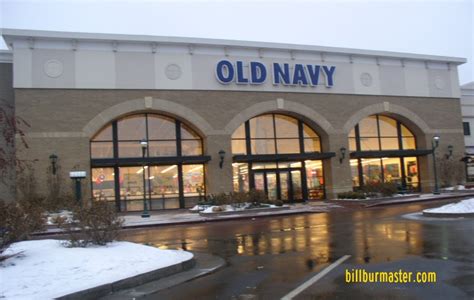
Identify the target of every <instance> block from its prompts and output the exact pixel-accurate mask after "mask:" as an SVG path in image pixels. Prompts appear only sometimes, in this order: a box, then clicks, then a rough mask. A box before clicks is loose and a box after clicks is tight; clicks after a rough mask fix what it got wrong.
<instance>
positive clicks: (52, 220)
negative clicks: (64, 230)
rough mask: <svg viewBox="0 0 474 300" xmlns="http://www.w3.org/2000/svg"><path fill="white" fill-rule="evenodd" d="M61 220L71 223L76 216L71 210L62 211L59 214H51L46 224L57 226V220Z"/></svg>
mask: <svg viewBox="0 0 474 300" xmlns="http://www.w3.org/2000/svg"><path fill="white" fill-rule="evenodd" d="M59 218H61V219H63V220H64V222H66V223H71V222H72V220H73V218H74V215H73V213H72V212H71V211H69V210H61V211H59V212H57V213H49V214H48V216H47V220H46V224H47V225H56V224H57V220H58V219H59Z"/></svg>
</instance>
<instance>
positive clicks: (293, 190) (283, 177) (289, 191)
mask: <svg viewBox="0 0 474 300" xmlns="http://www.w3.org/2000/svg"><path fill="white" fill-rule="evenodd" d="M253 178H254V186H255V189H256V190H260V191H264V192H265V194H266V195H267V197H268V199H269V200H282V201H283V202H294V201H302V200H303V190H302V179H301V169H265V170H258V171H254V174H253Z"/></svg>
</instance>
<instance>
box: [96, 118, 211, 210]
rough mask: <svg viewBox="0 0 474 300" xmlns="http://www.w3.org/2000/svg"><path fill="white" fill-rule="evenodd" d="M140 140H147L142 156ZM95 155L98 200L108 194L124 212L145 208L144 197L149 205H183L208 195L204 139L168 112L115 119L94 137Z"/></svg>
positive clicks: (168, 206)
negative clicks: (206, 193) (205, 175)
mask: <svg viewBox="0 0 474 300" xmlns="http://www.w3.org/2000/svg"><path fill="white" fill-rule="evenodd" d="M141 140H146V141H147V147H146V149H145V157H144V158H143V149H142V147H141V145H140V141H141ZM183 156H186V157H187V158H186V160H183V159H182V157H183ZM91 159H92V161H91V164H92V166H93V196H94V198H96V199H99V198H100V197H102V198H103V195H105V194H107V195H108V196H107V197H108V199H114V201H115V202H116V205H117V207H118V208H120V210H122V211H139V210H142V209H143V199H144V198H146V199H147V200H146V201H148V202H149V207H150V208H151V209H169V208H180V207H182V208H184V207H189V206H192V205H194V204H195V203H197V201H198V199H199V198H200V197H202V196H203V195H205V186H204V163H205V162H207V161H208V160H209V159H210V158H209V157H207V156H204V155H203V146H202V138H201V137H200V136H199V134H197V133H196V132H195V131H194V130H193V129H192V128H191V127H190V126H188V125H186V124H184V123H182V122H181V121H179V120H176V119H174V118H171V117H168V116H163V115H158V114H137V115H131V116H126V117H124V118H121V119H118V120H115V121H113V122H111V123H110V124H109V125H107V126H105V127H104V128H103V129H102V130H100V131H99V132H98V133H97V134H96V136H95V137H94V138H93V139H92V140H91ZM183 161H189V163H188V162H183ZM143 166H144V167H143ZM143 173H145V174H143ZM144 175H145V177H143V176H144ZM102 178H107V180H103V179H102ZM143 178H145V182H143V181H144V180H143ZM101 181H102V182H101ZM144 183H145V185H144ZM144 186H145V187H144ZM106 187H107V188H106ZM115 190H117V191H120V193H119V194H118V195H115V193H114V191H115Z"/></svg>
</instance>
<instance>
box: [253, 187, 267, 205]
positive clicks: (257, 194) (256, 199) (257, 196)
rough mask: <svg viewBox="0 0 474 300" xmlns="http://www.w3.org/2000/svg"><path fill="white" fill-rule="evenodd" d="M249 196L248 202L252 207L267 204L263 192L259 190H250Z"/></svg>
mask: <svg viewBox="0 0 474 300" xmlns="http://www.w3.org/2000/svg"><path fill="white" fill-rule="evenodd" d="M248 194H249V200H250V201H249V202H252V203H253V204H254V205H260V204H261V203H267V202H268V198H267V195H266V194H265V192H264V191H260V190H254V189H252V190H250V191H249V192H248Z"/></svg>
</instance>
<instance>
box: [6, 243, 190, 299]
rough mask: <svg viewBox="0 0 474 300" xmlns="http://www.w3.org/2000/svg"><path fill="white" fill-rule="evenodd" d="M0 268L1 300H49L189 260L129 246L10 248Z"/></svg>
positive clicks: (187, 254) (178, 252)
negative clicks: (4, 299)
mask: <svg viewBox="0 0 474 300" xmlns="http://www.w3.org/2000/svg"><path fill="white" fill-rule="evenodd" d="M13 253H21V254H19V255H18V256H15V257H11V258H9V259H7V260H5V261H3V263H2V264H1V265H0V272H1V284H0V298H6V299H52V298H57V297H60V296H63V295H66V294H70V293H74V292H77V291H81V290H85V289H89V288H92V287H95V286H99V285H103V284H107V283H112V282H115V281H117V280H121V279H125V278H128V277H132V276H136V275H138V274H142V273H146V272H150V271H153V270H156V269H160V268H164V267H167V266H169V265H173V264H177V263H180V262H183V261H186V260H189V259H191V258H192V257H193V254H192V253H190V252H186V251H181V250H161V249H157V248H154V247H150V246H145V245H141V244H136V243H131V242H113V243H110V244H108V245H107V246H92V247H87V248H66V247H64V246H63V245H62V241H59V240H37V241H25V242H19V243H14V244H12V245H11V246H10V247H9V248H8V249H7V250H6V251H5V252H4V254H5V255H9V254H13Z"/></svg>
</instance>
